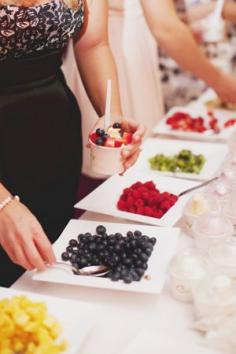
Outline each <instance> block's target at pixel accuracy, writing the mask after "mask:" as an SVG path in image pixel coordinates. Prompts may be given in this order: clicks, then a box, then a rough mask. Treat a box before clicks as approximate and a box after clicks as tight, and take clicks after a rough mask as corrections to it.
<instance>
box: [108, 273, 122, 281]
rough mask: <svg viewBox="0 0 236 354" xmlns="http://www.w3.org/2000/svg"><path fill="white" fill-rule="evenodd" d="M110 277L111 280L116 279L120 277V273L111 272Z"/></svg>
mask: <svg viewBox="0 0 236 354" xmlns="http://www.w3.org/2000/svg"><path fill="white" fill-rule="evenodd" d="M110 278H111V280H112V281H118V280H119V279H120V273H119V272H117V271H116V272H114V273H112V274H111V276H110Z"/></svg>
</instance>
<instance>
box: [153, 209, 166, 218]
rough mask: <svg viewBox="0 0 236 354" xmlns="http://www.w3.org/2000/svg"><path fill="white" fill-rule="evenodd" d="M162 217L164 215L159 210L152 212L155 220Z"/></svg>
mask: <svg viewBox="0 0 236 354" xmlns="http://www.w3.org/2000/svg"><path fill="white" fill-rule="evenodd" d="M163 215H164V213H163V211H162V210H160V209H158V210H156V211H154V217H155V218H157V219H160V218H161V217H162V216H163Z"/></svg>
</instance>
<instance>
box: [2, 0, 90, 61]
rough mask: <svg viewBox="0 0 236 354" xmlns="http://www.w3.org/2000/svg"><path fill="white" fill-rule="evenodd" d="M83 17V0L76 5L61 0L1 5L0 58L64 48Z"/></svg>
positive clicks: (80, 25)
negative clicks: (26, 5)
mask: <svg viewBox="0 0 236 354" xmlns="http://www.w3.org/2000/svg"><path fill="white" fill-rule="evenodd" d="M83 19H84V7H83V1H82V0H78V7H77V8H76V9H71V8H68V7H67V5H66V4H65V3H63V1H62V0H51V1H50V2H47V3H45V4H42V5H36V6H33V7H19V6H15V5H1V6H0V60H4V59H13V58H19V57H22V56H25V55H28V54H32V53H35V52H40V51H43V50H51V49H52V50H53V49H62V48H63V47H64V46H66V44H67V43H68V40H69V38H70V37H72V36H74V35H76V34H77V33H78V32H79V30H80V29H81V27H82V24H83Z"/></svg>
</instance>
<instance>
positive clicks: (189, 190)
mask: <svg viewBox="0 0 236 354" xmlns="http://www.w3.org/2000/svg"><path fill="white" fill-rule="evenodd" d="M218 178H219V177H213V178H211V179H209V180H208V181H205V182H203V183H201V184H198V185H197V186H195V187H192V188H189V189H186V190H185V191H183V192H181V193H180V194H179V195H178V196H179V197H182V196H183V195H185V194H187V193H190V192H193V191H195V190H196V189H199V188H202V187H205V186H207V185H208V184H210V183H212V182H214V181H216V180H217V179H218Z"/></svg>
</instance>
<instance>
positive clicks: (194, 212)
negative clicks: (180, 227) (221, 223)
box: [183, 192, 221, 237]
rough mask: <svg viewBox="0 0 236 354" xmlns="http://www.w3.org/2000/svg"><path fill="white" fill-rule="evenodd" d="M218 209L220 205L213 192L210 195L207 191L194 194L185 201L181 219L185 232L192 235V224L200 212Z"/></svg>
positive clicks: (217, 210) (216, 210)
mask: <svg viewBox="0 0 236 354" xmlns="http://www.w3.org/2000/svg"><path fill="white" fill-rule="evenodd" d="M220 210H221V205H220V203H219V201H218V199H217V198H216V196H214V195H213V194H212V195H211V194H209V193H207V192H198V193H196V194H194V195H193V196H192V198H191V199H190V200H189V201H188V202H187V204H186V206H185V208H184V212H183V220H184V225H185V230H186V232H187V234H188V235H190V236H192V237H193V232H192V227H193V224H194V223H195V221H196V220H197V219H198V218H199V217H200V216H201V215H202V214H204V213H206V212H210V211H214V212H219V211H220Z"/></svg>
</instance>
